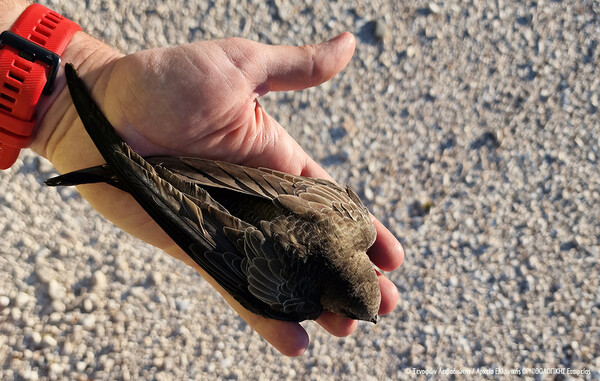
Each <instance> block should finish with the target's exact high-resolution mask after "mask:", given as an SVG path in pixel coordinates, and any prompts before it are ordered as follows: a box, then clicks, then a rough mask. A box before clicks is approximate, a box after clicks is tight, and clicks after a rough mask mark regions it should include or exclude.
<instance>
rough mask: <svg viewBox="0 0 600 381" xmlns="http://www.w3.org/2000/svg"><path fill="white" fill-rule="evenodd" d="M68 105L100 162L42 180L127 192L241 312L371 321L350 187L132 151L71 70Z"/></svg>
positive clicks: (371, 294)
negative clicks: (324, 315) (327, 314)
mask: <svg viewBox="0 0 600 381" xmlns="http://www.w3.org/2000/svg"><path fill="white" fill-rule="evenodd" d="M66 76H67V83H68V86H69V90H70V92H71V97H72V98H73V103H74V104H75V107H76V108H77V112H78V113H79V116H80V118H81V120H82V122H83V125H84V126H85V129H86V131H87V132H88V134H89V135H90V137H91V138H92V140H93V141H94V144H95V145H96V147H97V148H98V150H99V151H100V153H101V154H102V156H103V157H104V159H105V160H106V164H104V165H101V166H98V167H93V168H87V169H83V170H80V171H75V172H71V173H68V174H65V175H61V176H58V177H55V178H52V179H49V180H48V181H46V184H48V185H51V186H58V185H78V184H87V183H97V182H106V183H108V184H111V185H113V186H115V187H118V188H120V189H122V190H124V191H126V192H129V193H130V194H131V195H132V196H133V198H134V199H135V200H136V201H137V202H138V203H139V204H140V205H141V206H142V207H143V208H144V210H145V211H146V212H147V213H148V214H149V215H150V216H151V217H152V218H153V219H154V221H156V223H157V224H158V225H159V226H160V227H161V228H162V229H163V230H164V231H165V232H166V233H167V234H168V235H169V236H170V237H171V238H172V239H173V241H175V243H176V244H177V245H178V246H179V247H181V249H183V250H184V251H185V252H186V253H187V255H189V256H190V257H191V258H192V259H193V260H194V261H195V262H196V263H197V264H198V265H199V266H200V267H202V268H203V269H204V270H205V271H206V272H207V273H208V274H209V275H210V276H212V277H213V278H214V279H215V280H216V281H217V282H218V283H219V285H221V286H222V287H223V288H224V289H225V290H226V291H227V292H228V293H230V294H231V295H232V296H233V297H234V298H235V299H236V300H237V301H238V302H239V303H240V304H241V305H242V306H244V307H245V308H246V309H248V310H250V311H252V312H254V313H256V314H259V315H261V316H264V317H267V318H274V319H280V320H289V321H302V320H305V319H316V318H318V317H319V315H321V313H322V312H323V311H324V310H327V311H332V312H334V313H337V314H340V315H343V316H345V317H349V318H352V319H360V320H366V321H371V322H376V321H377V312H378V310H379V304H380V300H381V294H380V290H379V282H378V280H377V275H376V271H375V269H374V268H373V266H372V264H371V262H370V260H369V257H368V256H367V254H366V250H367V249H368V248H369V247H370V246H371V245H372V244H373V242H374V240H375V236H376V233H375V228H374V227H373V224H372V223H371V219H370V218H369V212H368V210H367V208H366V207H365V206H364V205H363V204H362V202H361V201H360V199H359V198H358V197H357V196H356V194H355V193H354V192H353V191H352V190H351V189H350V188H348V187H345V188H344V187H341V186H339V185H337V184H335V183H333V182H331V181H328V180H323V179H313V178H308V177H302V176H294V175H290V174H286V173H283V172H279V171H275V170H271V169H265V168H259V169H256V168H249V167H244V166H240V165H236V164H231V163H224V162H218V161H212V160H206V159H201V158H195V157H173V156H154V157H147V158H143V157H141V156H139V155H138V154H136V153H135V152H134V151H133V150H132V149H131V148H130V147H129V146H128V145H127V144H126V143H125V142H124V141H123V140H122V139H121V138H120V137H119V136H118V135H117V134H116V132H115V130H114V128H113V127H112V125H111V124H110V123H109V122H108V120H106V118H105V117H104V115H103V114H102V112H101V111H100V109H99V108H98V106H97V105H96V103H95V102H94V101H93V99H92V98H91V95H90V93H89V91H88V90H87V88H86V87H85V84H84V83H83V81H82V80H81V78H79V76H78V75H77V72H76V70H75V69H74V68H73V66H72V65H70V64H67V65H66Z"/></svg>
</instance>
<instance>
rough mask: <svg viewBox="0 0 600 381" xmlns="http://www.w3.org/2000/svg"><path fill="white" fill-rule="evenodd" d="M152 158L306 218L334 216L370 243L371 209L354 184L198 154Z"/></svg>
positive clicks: (204, 183)
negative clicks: (356, 191) (198, 156)
mask: <svg viewBox="0 0 600 381" xmlns="http://www.w3.org/2000/svg"><path fill="white" fill-rule="evenodd" d="M149 162H150V163H152V164H153V165H156V166H162V167H165V168H168V169H169V170H170V171H172V172H173V173H174V174H175V176H177V177H180V178H181V179H185V180H187V181H190V182H192V183H195V184H198V185H201V186H204V187H212V188H223V189H228V190H231V191H235V192H239V193H242V194H247V195H251V196H255V197H260V198H263V199H268V200H272V201H273V202H274V203H275V205H277V206H278V207H280V208H282V209H283V210H286V211H289V212H291V213H293V214H295V215H297V216H300V217H302V218H305V219H311V220H314V219H315V218H316V219H322V220H327V219H329V220H332V221H331V222H332V223H335V224H338V225H340V226H345V227H346V228H347V229H349V230H347V231H348V233H352V234H349V235H348V236H350V235H352V236H354V237H356V238H357V239H359V242H360V243H359V245H360V247H359V248H362V246H364V250H366V249H367V248H368V247H370V246H371V245H372V244H373V241H374V240H375V234H376V233H375V229H374V227H373V224H372V222H371V220H370V217H369V212H368V210H367V208H366V207H365V206H364V204H363V203H362V202H361V201H360V198H359V197H358V196H357V195H356V193H354V191H353V190H352V189H351V188H350V187H345V188H343V187H341V186H339V185H338V184H336V183H334V182H332V181H329V180H325V179H316V178H309V177H304V176H295V175H290V174H288V173H284V172H280V171H276V170H273V169H268V168H250V167H245V166H241V165H237V164H232V163H225V162H219V161H212V160H207V159H202V158H194V157H164V156H163V157H158V156H157V157H152V158H149Z"/></svg>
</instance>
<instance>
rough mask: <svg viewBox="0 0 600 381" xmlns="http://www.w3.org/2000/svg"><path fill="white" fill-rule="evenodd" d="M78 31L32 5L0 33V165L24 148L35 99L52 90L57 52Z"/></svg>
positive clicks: (11, 160)
mask: <svg viewBox="0 0 600 381" xmlns="http://www.w3.org/2000/svg"><path fill="white" fill-rule="evenodd" d="M80 30H81V28H80V27H79V25H77V24H76V23H75V22H73V21H71V20H69V19H67V18H66V17H64V16H61V15H60V14H58V13H56V12H54V11H52V10H50V9H48V8H46V7H45V6H43V5H41V4H33V5H30V6H29V7H28V8H27V9H26V10H25V11H24V12H23V13H22V14H21V15H20V16H19V18H18V19H17V21H16V22H15V23H14V25H13V26H12V27H11V29H10V31H4V32H2V34H0V169H7V168H9V167H10V166H11V165H13V163H14V162H15V161H16V160H17V157H18V156H19V152H20V151H21V149H22V148H25V147H27V146H29V143H30V141H31V136H32V134H33V129H34V126H35V115H34V114H35V107H36V105H37V103H38V100H39V99H40V96H41V95H42V94H43V95H50V94H51V93H52V86H53V84H54V80H55V79H56V74H57V72H58V69H59V66H60V55H61V54H62V53H63V52H64V50H65V48H66V47H67V44H68V43H69V41H70V40H71V37H73V35H74V34H75V32H77V31H80Z"/></svg>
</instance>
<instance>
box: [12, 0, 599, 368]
mask: <svg viewBox="0 0 600 381" xmlns="http://www.w3.org/2000/svg"><path fill="white" fill-rule="evenodd" d="M44 3H47V4H49V6H50V7H52V8H54V9H56V10H57V11H59V12H63V13H64V14H66V15H68V16H69V17H71V18H73V19H74V20H76V21H77V22H79V23H80V24H81V25H82V26H83V28H84V29H85V30H86V31H88V32H89V33H91V34H93V35H96V36H98V37H101V38H103V39H104V40H106V42H108V43H110V44H113V45H114V46H116V47H117V48H119V49H121V50H122V51H125V52H133V51H137V50H140V49H145V48H151V47H156V46H167V45H174V44H180V43H186V42H189V41H198V40H203V39H214V38H221V37H227V36H241V37H246V38H249V39H253V40H256V41H260V42H264V43H273V44H290V45H293V44H304V43H312V42H316V41H321V40H325V39H328V38H330V37H332V36H333V35H335V34H337V33H340V32H342V31H345V30H349V31H351V32H353V33H355V34H356V36H357V37H358V46H357V50H356V53H355V56H354V58H353V60H352V61H351V62H350V64H349V66H348V68H347V69H346V70H345V71H344V72H343V73H342V74H341V75H340V76H338V77H336V78H335V79H334V80H332V81H331V82H330V83H328V84H326V85H323V86H321V87H319V88H315V89H310V90H306V91H302V92H290V93H278V94H269V95H267V96H266V97H264V99H262V101H261V102H262V104H263V105H264V107H265V108H266V109H267V110H268V111H269V112H270V113H271V114H273V115H274V116H276V117H277V119H278V120H279V121H280V122H281V124H282V125H283V126H285V127H286V128H288V130H289V131H290V133H291V134H292V136H294V137H295V138H296V139H297V140H298V141H299V142H300V143H301V145H302V146H303V147H305V149H306V150H307V152H309V153H310V154H311V155H312V156H313V157H314V158H316V159H317V161H319V162H320V163H321V164H322V165H323V166H324V167H325V168H326V169H327V170H329V171H330V172H331V174H332V175H333V177H334V178H336V179H337V180H338V181H339V182H342V183H348V184H350V185H351V186H352V187H354V188H355V189H356V190H357V191H358V193H359V194H360V195H361V196H362V197H363V199H364V200H365V201H366V203H367V204H368V206H369V207H370V208H371V210H372V212H373V213H374V214H375V215H376V216H377V217H379V218H380V219H381V220H382V221H383V222H384V223H385V224H386V225H388V226H389V227H390V229H391V230H392V231H393V232H394V233H395V234H396V236H397V237H398V238H399V239H400V240H401V242H402V243H403V244H404V246H405V249H406V260H405V263H404V264H403V266H402V267H401V268H400V269H399V270H397V271H395V272H393V273H390V274H388V275H389V276H390V278H391V279H392V280H393V281H394V282H395V283H396V285H397V286H398V288H399V290H400V295H401V300H400V304H399V306H398V308H397V309H396V310H395V311H394V313H392V314H390V315H389V316H388V317H385V318H383V319H381V320H380V323H378V324H377V325H376V326H373V325H370V324H360V325H359V328H358V330H357V332H356V333H355V334H353V335H351V336H350V337H347V338H335V337H331V336H330V335H328V334H327V333H325V332H324V331H323V330H322V329H321V328H320V327H318V326H317V325H316V324H314V323H312V322H307V323H303V324H304V326H305V327H306V328H307V330H308V331H309V333H310V335H311V345H310V347H309V349H308V350H307V351H306V353H305V354H304V355H302V356H301V357H299V358H295V359H290V358H284V357H283V356H281V355H279V354H278V352H276V351H275V350H274V349H272V348H271V347H269V345H267V344H266V343H265V342H264V341H262V340H261V339H260V337H259V336H258V335H256V334H254V333H252V331H251V329H250V328H249V327H248V326H247V325H246V324H245V323H244V322H243V321H241V319H239V318H238V317H237V316H236V315H235V314H234V313H233V312H232V310H230V309H229V307H228V306H227V305H226V304H225V302H224V301H222V299H221V298H220V296H219V295H218V294H217V293H216V292H215V291H214V290H212V288H211V287H210V286H208V284H207V283H206V282H205V281H203V280H202V279H201V277H200V276H199V275H197V274H196V273H195V272H194V271H192V270H191V269H189V268H186V267H185V266H184V265H183V264H182V263H178V262H177V261H175V260H173V259H171V258H170V257H168V256H167V255H166V254H164V253H162V252H160V251H159V250H157V249H155V248H153V247H150V246H148V245H145V244H144V243H141V242H139V241H137V240H136V239H134V238H132V237H130V236H128V235H127V234H125V233H123V232H121V231H119V230H118V229H117V228H115V227H113V226H112V225H111V224H110V223H108V222H107V221H105V220H104V219H103V218H101V217H100V216H99V215H98V214H97V213H96V212H95V211H94V210H93V209H92V208H91V207H90V206H89V205H88V204H87V203H86V202H85V201H84V200H83V199H82V198H81V197H80V196H79V195H78V193H77V192H76V191H75V190H73V189H59V190H58V191H57V190H56V189H49V188H46V187H44V186H43V184H42V182H43V180H45V179H46V178H48V177H50V176H52V175H54V174H55V173H56V172H55V171H54V169H53V168H52V166H51V165H50V164H49V163H48V162H47V161H45V160H44V159H40V158H39V157H37V156H36V155H34V154H33V153H31V152H25V153H23V154H22V156H21V159H20V160H19V162H18V163H17V164H16V165H15V166H13V168H12V169H10V170H8V171H4V172H2V173H0V215H1V216H2V218H1V219H0V232H1V237H2V238H1V239H0V379H3V380H8V379H13V378H17V379H38V378H39V379H46V378H49V379H63V378H66V379H82V380H85V379H123V380H129V379H160V380H169V379H202V380H210V379H244V380H274V379H290V380H292V379H293V380H296V379H314V380H339V379H342V380H344V379H346V380H355V379H362V380H365V379H366V380H370V379H372V380H375V379H377V380H381V379H388V378H389V379H402V378H408V377H410V376H408V375H407V374H408V373H410V372H413V373H414V372H415V371H416V370H420V369H422V370H429V371H431V370H434V369H439V368H441V369H445V368H446V369H448V368H449V369H454V368H456V369H457V370H469V369H471V368H475V369H476V370H480V371H487V370H488V369H490V368H492V369H494V368H500V369H503V370H505V371H510V370H515V369H521V368H523V367H541V368H544V367H545V368H570V369H575V370H580V371H584V372H586V373H588V374H585V375H583V376H582V377H583V378H585V379H600V373H599V372H598V369H599V368H600V340H598V337H599V335H600V322H599V315H600V282H599V276H598V274H599V273H600V263H599V259H598V258H599V256H600V227H599V224H598V221H600V208H598V205H599V204H600V193H599V189H600V173H599V170H598V160H599V156H600V146H599V139H600V125H599V118H598V116H599V111H598V108H599V107H600V77H599V76H598V73H597V70H596V67H597V65H598V64H599V62H598V61H599V49H598V36H600V2H598V1H547V0H539V1H523V2H518V3H517V4H513V3H512V2H510V1H503V0H497V1H495V2H493V4H492V2H486V1H482V0H471V1H468V2H461V1H458V0H455V1H444V2H442V1H437V2H430V3H427V2H415V1H404V2H399V1H392V0H389V1H383V0H373V1H370V2H368V3H365V4H361V3H359V2H354V1H347V2H340V4H334V3H326V2H313V1H307V2H304V3H297V2H294V4H298V5H294V4H292V2H291V1H288V0H274V1H266V2H265V1H254V0H253V1H249V0H237V1H236V0H231V1H224V2H217V3H215V2H214V1H207V0H192V1H187V2H176V1H172V0H166V1H157V2H154V1H149V0H142V1H135V2H134V1H126V0H121V1H118V0H102V1H99V0H89V1H86V2H79V1H73V0H71V1H60V2H59V1H58V0H54V1H50V2H44ZM588 371H589V372H588ZM532 377H534V378H536V379H553V378H554V375H551V376H545V377H544V376H541V375H538V376H532ZM569 377H571V376H567V377H563V376H559V377H558V378H559V379H565V378H567V379H568V378H569Z"/></svg>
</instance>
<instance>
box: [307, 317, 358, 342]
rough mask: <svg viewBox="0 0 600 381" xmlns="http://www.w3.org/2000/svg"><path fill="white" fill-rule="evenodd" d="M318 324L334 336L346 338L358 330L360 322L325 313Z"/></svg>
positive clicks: (318, 320)
mask: <svg viewBox="0 0 600 381" xmlns="http://www.w3.org/2000/svg"><path fill="white" fill-rule="evenodd" d="M317 323H319V325H320V326H321V327H323V328H325V330H326V331H327V332H329V333H331V334H332V335H333V336H337V337H344V336H348V335H350V334H351V333H352V332H354V331H355V330H356V327H357V326H358V322H357V321H356V320H352V319H348V318H345V317H343V316H340V315H337V314H334V313H333V312H329V311H323V313H322V314H321V316H319V318H318V319H317Z"/></svg>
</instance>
